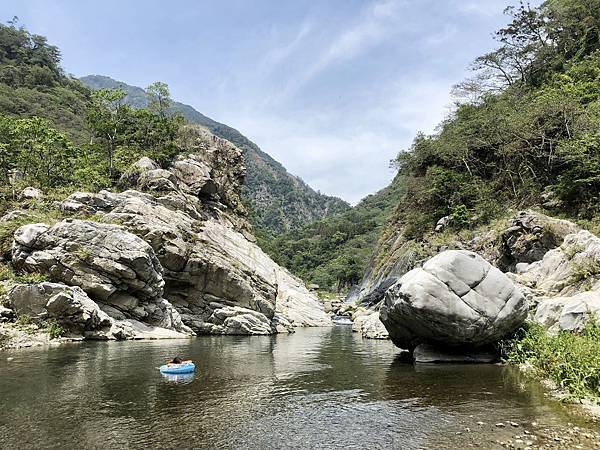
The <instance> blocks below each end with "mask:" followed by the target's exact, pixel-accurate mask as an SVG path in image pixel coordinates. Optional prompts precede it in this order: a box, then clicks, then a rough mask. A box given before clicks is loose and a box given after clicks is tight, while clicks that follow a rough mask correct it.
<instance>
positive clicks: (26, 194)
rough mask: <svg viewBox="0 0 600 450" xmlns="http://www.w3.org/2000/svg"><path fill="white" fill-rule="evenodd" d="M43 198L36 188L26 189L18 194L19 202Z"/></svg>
mask: <svg viewBox="0 0 600 450" xmlns="http://www.w3.org/2000/svg"><path fill="white" fill-rule="evenodd" d="M42 198H44V193H43V192H42V191H40V190H39V189H38V188H34V187H31V186H30V187H26V188H25V189H23V190H22V191H21V192H20V193H19V200H41V199H42Z"/></svg>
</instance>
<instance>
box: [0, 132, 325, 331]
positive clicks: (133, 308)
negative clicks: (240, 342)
mask: <svg viewBox="0 0 600 450" xmlns="http://www.w3.org/2000/svg"><path fill="white" fill-rule="evenodd" d="M198 133H199V134H198ZM182 139H183V140H185V145H186V148H190V149H194V152H193V153H191V152H190V153H186V154H184V155H181V156H180V157H178V158H177V159H176V160H175V161H174V162H173V164H172V165H171V167H169V169H168V170H167V169H161V168H159V167H158V166H157V165H156V164H155V163H154V162H153V161H151V160H149V159H147V158H144V159H142V160H140V161H139V162H138V163H136V164H135V165H134V167H133V168H132V171H131V172H130V173H128V174H125V175H124V176H123V177H122V178H121V180H120V183H121V185H122V186H123V187H127V186H129V187H130V188H133V189H129V190H125V191H124V192H120V193H113V192H109V191H100V192H99V193H87V192H76V193H73V194H72V195H70V196H69V197H68V198H67V199H65V200H64V201H62V202H59V203H57V204H56V207H57V208H59V209H60V210H61V211H62V212H63V213H64V214H66V215H71V216H75V217H90V216H92V217H93V219H94V220H93V221H91V220H81V219H77V218H67V219H65V220H63V221H60V222H58V223H56V224H54V225H53V226H49V225H45V224H41V223H39V224H30V225H25V226H23V227H21V228H19V229H18V230H17V232H16V233H15V236H14V243H13V251H12V263H13V265H14V267H15V268H16V269H17V270H23V271H27V272H39V273H42V274H44V275H47V276H48V277H49V278H50V280H51V281H53V282H57V283H63V284H64V285H68V286H78V287H80V288H81V289H82V290H83V291H84V292H85V293H86V294H87V295H88V296H89V297H90V298H91V299H92V300H93V301H94V302H96V303H97V304H98V305H99V306H100V308H101V309H102V310H103V311H104V312H106V313H107V314H108V315H109V316H111V318H112V319H114V320H125V319H127V320H130V321H136V323H145V324H147V325H150V326H154V327H161V328H165V329H169V330H175V331H178V332H187V333H192V330H193V332H195V333H207V334H270V333H273V332H282V331H290V330H291V329H292V327H295V326H326V325H330V324H331V321H330V318H329V316H328V315H327V314H326V313H325V312H324V310H323V306H322V305H321V303H320V302H319V301H318V299H317V297H316V295H315V294H313V293H311V292H310V291H308V290H307V289H306V287H305V286H304V285H303V283H302V282H301V281H300V280H298V279H296V278H295V277H293V276H292V275H290V274H289V273H288V272H287V271H286V270H284V269H282V268H281V267H279V266H278V265H277V264H276V263H274V262H273V261H272V260H271V259H270V258H269V257H268V256H267V255H266V254H265V253H264V252H262V250H261V249H260V248H259V247H258V246H257V245H256V244H254V242H253V240H254V239H253V237H252V235H251V233H250V227H249V225H248V223H247V222H246V221H245V218H244V207H243V206H242V203H241V200H240V197H239V195H240V192H239V191H240V187H241V184H242V181H243V175H244V167H243V165H242V159H241V154H240V152H239V150H237V149H236V148H235V147H234V146H233V145H231V144H229V143H228V142H226V141H223V140H221V139H217V138H215V137H214V136H212V135H209V134H207V133H205V132H203V131H202V132H197V133H196V134H194V133H193V132H192V131H189V132H188V133H187V134H184V136H183V137H182ZM143 191H145V192H143ZM276 313H277V314H276Z"/></svg>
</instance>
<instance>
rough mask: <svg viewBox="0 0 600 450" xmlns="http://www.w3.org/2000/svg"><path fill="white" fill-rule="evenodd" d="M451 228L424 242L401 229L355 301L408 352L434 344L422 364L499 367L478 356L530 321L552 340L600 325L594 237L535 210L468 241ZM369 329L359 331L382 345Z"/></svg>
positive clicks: (423, 352) (598, 245) (599, 266)
mask: <svg viewBox="0 0 600 450" xmlns="http://www.w3.org/2000/svg"><path fill="white" fill-rule="evenodd" d="M442 225H443V224H441V225H440V226H439V227H437V231H435V232H432V233H431V234H430V235H428V236H427V237H426V239H424V240H423V241H422V242H420V243H415V242H412V241H408V240H406V239H404V238H403V237H402V230H401V229H399V230H398V234H395V235H390V237H389V238H388V239H387V241H386V242H382V244H381V245H380V250H379V252H378V253H377V254H376V255H375V256H374V258H373V261H372V262H371V265H370V268H369V270H367V272H366V274H365V278H364V280H363V282H362V283H361V285H360V286H359V287H358V288H357V289H356V290H354V291H353V292H351V293H350V295H349V296H348V299H347V301H350V302H352V303H353V304H355V305H361V306H360V307H361V308H365V309H364V311H365V312H364V314H365V315H366V314H369V313H370V314H371V316H368V317H373V319H371V320H370V321H369V323H370V324H371V325H372V324H373V323H376V324H377V326H379V322H378V321H377V320H376V317H378V316H380V317H381V322H382V323H383V324H384V325H385V328H386V329H387V331H388V332H389V334H390V335H391V337H392V340H393V341H394V342H395V343H396V344H397V345H398V346H399V347H401V348H404V349H408V350H411V351H412V350H413V349H415V348H416V347H417V346H419V345H420V344H423V345H425V346H426V347H420V349H419V351H417V352H415V354H414V355H415V358H416V359H417V360H421V361H423V362H425V361H427V362H431V361H439V360H444V359H447V360H449V361H456V360H457V355H456V352H458V353H459V354H460V353H462V354H463V355H464V356H465V360H466V361H474V360H493V358H489V357H484V355H481V356H482V358H474V357H473V354H472V352H471V349H473V350H479V349H481V348H482V346H484V345H491V344H494V343H495V342H497V341H499V340H500V339H501V338H503V337H507V336H510V335H511V333H512V332H513V331H515V330H516V329H517V328H518V327H519V326H520V325H521V324H522V323H523V321H524V320H525V319H527V318H528V319H529V320H530V321H531V322H533V323H538V324H541V325H542V326H543V327H544V329H546V330H547V333H549V334H550V335H553V334H556V333H558V332H560V331H572V332H580V331H581V330H583V329H584V328H585V327H586V324H588V323H590V320H594V318H595V319H596V320H597V319H599V318H600V238H598V237H597V236H595V235H594V234H592V233H591V232H589V231H586V230H583V229H581V228H580V227H579V226H578V225H576V224H575V223H572V222H569V221H566V220H561V219H555V218H552V217H549V216H547V215H544V214H542V213H539V212H535V211H531V210H528V211H522V212H519V213H517V214H516V215H514V216H513V217H511V218H509V219H505V220H502V221H499V222H497V223H495V224H494V225H493V226H491V227H487V228H484V229H479V230H474V231H471V232H463V233H460V234H458V233H452V232H451V230H443V229H441V228H443V227H442ZM365 320H366V319H361V320H359V322H358V323H356V324H355V330H356V331H358V332H361V333H362V334H363V336H365V337H375V336H376V335H377V333H375V332H373V331H371V330H372V329H373V326H370V327H364V326H363V325H362V324H363V323H364V322H365ZM432 346H433V347H438V350H434V349H433V348H432ZM490 350H492V351H495V350H494V349H493V348H490ZM444 355H445V356H444ZM458 360H460V357H459V358H458Z"/></svg>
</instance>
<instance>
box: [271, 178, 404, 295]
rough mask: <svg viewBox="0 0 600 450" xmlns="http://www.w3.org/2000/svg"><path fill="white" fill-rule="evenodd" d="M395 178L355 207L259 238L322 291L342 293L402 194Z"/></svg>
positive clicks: (357, 277) (359, 270)
mask: <svg viewBox="0 0 600 450" xmlns="http://www.w3.org/2000/svg"><path fill="white" fill-rule="evenodd" d="M402 189H403V183H402V180H401V179H400V178H399V177H396V179H394V181H393V182H392V183H391V184H390V185H389V186H387V187H386V188H384V189H382V190H380V191H379V192H376V193H375V194H372V195H369V196H367V197H365V198H364V199H363V200H362V201H361V202H360V203H359V204H358V205H356V206H355V207H354V208H352V209H349V210H347V211H345V212H343V213H340V214H337V215H335V216H333V217H326V218H323V219H321V220H318V221H316V222H314V223H312V224H309V225H306V226H303V227H301V228H299V229H296V230H291V231H289V232H287V233H284V234H282V235H280V236H278V237H277V238H275V239H273V240H271V241H268V242H263V243H262V244H261V245H262V247H263V249H265V251H266V252H267V253H269V254H270V256H271V257H272V258H273V259H274V260H275V261H277V262H278V263H279V264H281V265H283V266H285V267H287V268H288V269H290V270H291V271H292V272H294V273H295V274H296V275H298V276H300V277H302V278H303V279H304V280H305V281H306V282H308V283H315V284H318V285H319V287H320V288H321V289H324V290H329V291H338V292H339V291H344V290H346V289H348V288H350V287H351V286H352V285H354V284H356V283H358V282H359V281H360V280H361V278H362V276H363V271H364V268H365V267H366V265H367V263H368V261H369V259H370V257H371V255H372V254H373V251H374V249H375V245H376V244H377V240H378V237H379V235H380V233H381V230H382V227H383V225H384V224H385V222H386V220H387V219H388V217H389V215H390V213H391V211H392V209H393V208H394V206H395V205H396V204H397V203H398V201H399V199H400V196H401V195H402Z"/></svg>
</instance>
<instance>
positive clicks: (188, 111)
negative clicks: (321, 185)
mask: <svg viewBox="0 0 600 450" xmlns="http://www.w3.org/2000/svg"><path fill="white" fill-rule="evenodd" d="M81 81H82V82H83V83H84V84H85V85H86V86H89V87H90V88H91V89H93V90H99V89H106V88H109V89H118V90H122V91H124V92H126V94H127V95H126V96H125V97H124V98H123V100H124V102H125V103H127V104H128V105H130V106H131V107H133V108H147V107H149V105H150V103H151V98H150V96H151V95H152V90H146V91H144V90H143V89H141V88H139V87H135V86H129V85H127V84H125V83H120V82H118V81H115V80H113V79H112V78H109V77H105V76H99V75H90V76H87V77H83V78H82V79H81ZM167 112H168V113H169V114H180V115H181V116H183V117H184V118H185V119H186V120H188V121H190V122H192V123H197V124H200V125H202V126H204V127H206V128H207V129H208V130H209V131H210V132H211V133H213V134H214V135H216V136H218V137H221V138H223V139H227V140H228V141H229V142H231V143H233V144H234V145H236V146H237V147H238V148H239V149H240V150H241V151H242V152H243V154H244V161H245V164H246V181H245V184H244V186H243V188H242V198H243V199H244V204H245V206H246V207H247V209H248V210H249V211H250V215H249V218H250V222H251V223H252V225H253V226H254V228H255V230H256V232H257V234H260V235H262V236H263V237H264V238H265V239H264V240H263V242H265V240H267V241H268V240H270V239H271V238H272V236H275V235H278V234H280V233H283V232H286V231H289V230H293V229H296V228H299V227H300V226H302V225H306V224H309V223H312V222H314V221H316V220H318V219H321V218H324V217H331V216H334V215H336V214H339V213H342V212H344V211H346V210H348V209H349V205H348V204H347V203H346V202H344V201H343V200H341V199H339V198H336V197H329V196H326V195H323V194H321V193H319V192H315V191H314V190H313V189H311V187H310V186H308V185H307V184H306V183H304V182H303V181H302V180H301V179H300V178H298V177H295V176H293V175H291V174H289V173H288V172H287V171H286V170H285V168H284V167H283V166H282V165H281V164H280V163H278V162H277V161H275V160H274V159H273V158H271V157H270V156H269V155H268V154H266V153H265V152H263V151H262V150H261V149H260V148H259V147H258V146H257V145H256V144H255V143H253V142H252V141H250V140H249V139H248V138H247V137H245V136H244V135H242V134H241V133H240V132H239V131H237V130H236V129H234V128H231V127H228V126H227V125H224V124H222V123H219V122H216V121H214V120H212V119H210V118H208V117H206V116H204V115H203V114H200V113H199V112H198V111H196V110H195V109H194V108H192V107H191V106H189V105H185V104H183V103H178V102H172V103H171V104H170V106H169V107H168V108H167Z"/></svg>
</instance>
